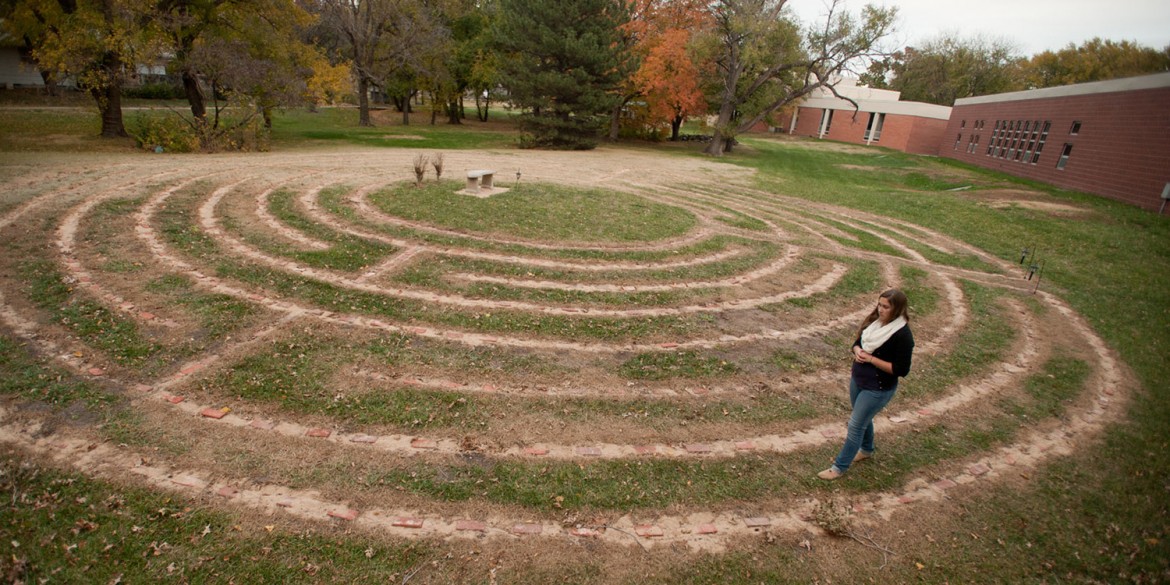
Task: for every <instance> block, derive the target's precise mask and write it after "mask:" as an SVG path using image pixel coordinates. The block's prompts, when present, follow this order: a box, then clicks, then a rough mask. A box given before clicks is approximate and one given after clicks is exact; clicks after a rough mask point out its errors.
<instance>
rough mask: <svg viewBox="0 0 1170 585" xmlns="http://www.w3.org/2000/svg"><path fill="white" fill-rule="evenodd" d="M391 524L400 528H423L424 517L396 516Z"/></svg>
mask: <svg viewBox="0 0 1170 585" xmlns="http://www.w3.org/2000/svg"><path fill="white" fill-rule="evenodd" d="M391 525H393V526H398V527H399V528H422V527H423V519H422V518H395V519H394V522H391Z"/></svg>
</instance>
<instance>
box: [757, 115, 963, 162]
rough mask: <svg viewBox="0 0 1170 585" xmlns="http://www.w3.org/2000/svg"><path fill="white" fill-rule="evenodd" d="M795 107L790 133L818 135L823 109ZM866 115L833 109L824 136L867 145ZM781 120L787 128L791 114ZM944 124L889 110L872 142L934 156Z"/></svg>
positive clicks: (782, 124)
mask: <svg viewBox="0 0 1170 585" xmlns="http://www.w3.org/2000/svg"><path fill="white" fill-rule="evenodd" d="M798 110H799V111H798V113H797V116H796V128H795V129H793V130H792V135H793V136H810V137H813V138H816V137H817V136H819V135H820V131H821V116H822V115H823V113H824V109H823V108H810V107H801V108H799V109H798ZM869 115H870V113H869V112H858V113H857V118H856V119H854V118H853V110H835V111H834V112H833V122H832V123H831V124H830V125H829V132H828V134H826V135H825V138H827V139H829V140H838V141H841V142H851V143H853V144H866V140H865V128H866V126H868V125H869ZM780 123H781V126H780V128H782V129H783V130H784V131H788V129H789V128H790V127H791V123H792V118H791V116H785V117H782V118H781V120H780ZM946 127H947V121H946V120H938V119H934V118H925V117H921V116H908V115H903V114H893V113H888V114H885V122H884V123H883V124H882V132H881V135H880V137H879V138H878V140H877V141H874V142H873V143H872V144H874V145H878V146H885V147H887V148H892V149H894V150H900V151H903V152H909V153H913V154H927V155H936V154H938V148H939V146H938V145H939V141H940V140H941V138H942V135H943V133H944V132H945V131H946Z"/></svg>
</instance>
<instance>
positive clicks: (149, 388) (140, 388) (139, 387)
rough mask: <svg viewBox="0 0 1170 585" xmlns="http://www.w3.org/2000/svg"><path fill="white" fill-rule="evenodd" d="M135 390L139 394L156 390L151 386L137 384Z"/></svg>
mask: <svg viewBox="0 0 1170 585" xmlns="http://www.w3.org/2000/svg"><path fill="white" fill-rule="evenodd" d="M134 389H135V390H137V391H139V392H150V391H152V390H154V387H153V386H151V385H150V384H135V385H134Z"/></svg>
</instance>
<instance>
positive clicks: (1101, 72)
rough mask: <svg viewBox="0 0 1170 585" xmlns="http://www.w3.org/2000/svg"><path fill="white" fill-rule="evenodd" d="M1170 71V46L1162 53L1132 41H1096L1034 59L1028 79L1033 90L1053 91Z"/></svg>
mask: <svg viewBox="0 0 1170 585" xmlns="http://www.w3.org/2000/svg"><path fill="white" fill-rule="evenodd" d="M1164 71H1170V46H1167V47H1165V48H1163V49H1162V50H1160V51H1159V50H1157V49H1153V48H1150V47H1143V46H1140V45H1138V44H1136V43H1133V42H1130V41H1120V42H1115V41H1103V40H1101V39H1100V38H1093V39H1092V40H1089V41H1085V42H1084V43H1082V44H1081V45H1080V46H1077V45H1073V44H1071V43H1070V44H1069V45H1068V46H1066V47H1065V48H1063V49H1061V50H1059V51H1056V52H1053V51H1044V52H1043V53H1039V54H1037V55H1035V56H1033V57H1032V59H1031V61H1029V63H1028V66H1027V71H1026V73H1025V78H1026V80H1027V83H1028V85H1029V86H1030V87H1053V86H1058V85H1069V84H1073V83H1085V82H1089V81H1103V80H1106V79H1117V78H1120V77H1132V76H1135V75H1147V74H1151V73H1161V72H1164Z"/></svg>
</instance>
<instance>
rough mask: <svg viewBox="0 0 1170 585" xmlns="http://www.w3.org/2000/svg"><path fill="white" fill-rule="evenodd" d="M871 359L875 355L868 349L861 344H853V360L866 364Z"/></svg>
mask: <svg viewBox="0 0 1170 585" xmlns="http://www.w3.org/2000/svg"><path fill="white" fill-rule="evenodd" d="M871 359H873V356H872V355H870V353H869V352H868V351H865V350H864V349H861V346H860V345H855V346H853V361H855V362H857V363H859V364H864V363H867V362H869V361H870V360H871Z"/></svg>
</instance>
